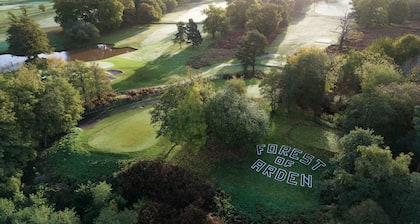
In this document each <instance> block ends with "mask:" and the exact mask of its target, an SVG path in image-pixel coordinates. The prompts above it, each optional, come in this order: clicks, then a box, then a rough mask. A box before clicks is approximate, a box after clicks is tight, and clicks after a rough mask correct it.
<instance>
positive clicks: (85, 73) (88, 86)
mask: <svg viewBox="0 0 420 224" xmlns="http://www.w3.org/2000/svg"><path fill="white" fill-rule="evenodd" d="M61 72H62V73H63V75H64V77H66V78H67V79H68V80H69V82H70V83H71V84H72V85H73V86H74V87H75V88H76V89H77V90H78V91H79V93H80V96H81V97H82V100H83V105H84V106H85V108H87V109H91V108H93V107H95V106H96V105H98V104H101V99H102V97H103V96H104V95H105V94H107V93H109V92H110V91H111V90H112V88H111V81H110V80H109V79H108V75H107V74H106V73H105V71H104V70H103V69H101V68H100V67H99V66H98V65H97V64H92V65H87V64H85V63H83V62H81V61H74V62H70V63H68V64H67V65H66V66H65V67H64V68H63V69H62V71H61Z"/></svg>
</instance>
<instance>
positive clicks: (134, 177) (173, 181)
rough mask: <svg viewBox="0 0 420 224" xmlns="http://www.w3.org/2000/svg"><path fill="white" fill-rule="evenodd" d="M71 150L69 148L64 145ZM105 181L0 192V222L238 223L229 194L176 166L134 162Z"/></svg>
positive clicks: (67, 223) (155, 162)
mask: <svg viewBox="0 0 420 224" xmlns="http://www.w3.org/2000/svg"><path fill="white" fill-rule="evenodd" d="M69 150H73V149H69ZM109 182H110V183H106V182H105V181H101V182H97V183H92V182H87V183H81V184H61V186H60V187H59V188H57V187H49V186H45V187H44V188H43V189H41V190H39V189H38V190H36V191H34V192H33V193H30V194H29V195H27V194H24V193H23V192H22V191H16V192H15V194H14V195H13V196H12V197H7V198H6V197H3V198H0V222H1V223H39V224H41V223H62V224H77V223H98V224H99V223H124V224H136V223H194V224H196V223H224V222H229V223H239V222H240V221H239V220H240V219H239V218H240V217H239V215H238V214H237V212H236V211H235V209H234V207H233V206H232V204H231V202H230V199H229V197H228V196H227V195H226V194H225V193H224V192H223V191H221V190H219V189H217V188H216V187H215V186H213V185H212V184H210V183H208V182H206V181H205V180H204V179H202V178H200V177H198V176H196V175H194V174H192V173H190V172H188V171H187V170H185V169H183V168H180V167H178V166H173V165H169V164H164V163H161V162H157V161H140V162H137V163H134V164H132V165H130V166H128V167H126V168H124V169H123V170H122V171H121V172H119V173H118V174H117V175H115V177H113V178H112V179H110V180H109Z"/></svg>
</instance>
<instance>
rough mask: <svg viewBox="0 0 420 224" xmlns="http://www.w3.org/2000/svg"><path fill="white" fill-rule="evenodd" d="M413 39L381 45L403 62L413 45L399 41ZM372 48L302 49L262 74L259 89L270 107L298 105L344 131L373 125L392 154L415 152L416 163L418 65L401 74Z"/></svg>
mask: <svg viewBox="0 0 420 224" xmlns="http://www.w3.org/2000/svg"><path fill="white" fill-rule="evenodd" d="M413 39H415V38H414V37H413V36H412V35H408V36H405V37H401V38H398V39H397V40H396V41H395V42H394V43H392V45H381V46H393V47H398V49H399V50H398V51H394V50H392V52H395V54H394V56H395V61H399V60H401V61H404V60H405V61H407V60H408V61H409V60H410V58H411V57H409V56H412V55H415V54H414V53H412V52H413V51H414V52H418V50H417V49H418V45H416V44H399V43H406V42H409V41H401V40H413ZM381 43H382V42H381ZM409 43H411V42H409ZM377 46H379V44H374V45H372V46H371V47H369V48H368V49H367V50H364V51H354V52H350V53H348V54H346V55H339V56H335V57H329V56H327V55H326V53H325V52H324V51H321V50H319V49H313V48H309V49H302V50H300V51H299V52H297V53H296V54H295V55H293V56H291V57H290V58H289V59H288V62H287V65H286V66H285V68H284V69H283V70H282V71H281V72H280V71H273V73H272V74H269V75H267V76H266V77H265V78H264V80H263V81H262V84H261V87H262V93H263V94H264V95H265V96H266V97H267V98H268V99H269V100H270V104H271V108H272V110H273V111H275V110H276V109H277V108H278V106H279V105H283V106H285V107H286V108H287V109H288V110H290V109H292V108H300V109H303V110H307V111H312V112H313V114H314V116H320V115H322V116H323V117H324V118H327V119H329V120H330V121H331V122H333V123H335V124H336V125H337V127H339V128H341V129H343V130H345V131H347V132H348V131H350V130H352V129H353V128H354V127H363V128H370V129H373V130H375V132H376V133H378V134H380V135H381V136H383V137H384V139H385V143H386V144H387V145H390V146H391V148H392V149H393V152H394V153H395V154H397V153H399V152H409V151H411V152H415V157H414V164H417V163H418V161H419V153H418V149H416V147H415V146H414V143H415V136H416V135H415V131H416V130H415V126H414V124H413V119H414V116H415V110H414V108H415V106H416V105H420V98H419V96H420V83H419V82H418V80H419V78H418V77H419V74H418V70H419V69H418V67H413V68H412V69H411V71H409V72H407V74H404V73H403V72H402V71H401V69H400V66H399V65H398V64H396V63H394V59H393V58H391V57H389V56H388V55H387V54H386V53H384V52H387V51H390V48H384V49H383V50H377V49H379V48H378V47H377ZM381 49H382V48H381ZM417 54H418V53H417ZM399 63H401V62H399ZM401 64H403V63H401ZM415 169H418V168H415Z"/></svg>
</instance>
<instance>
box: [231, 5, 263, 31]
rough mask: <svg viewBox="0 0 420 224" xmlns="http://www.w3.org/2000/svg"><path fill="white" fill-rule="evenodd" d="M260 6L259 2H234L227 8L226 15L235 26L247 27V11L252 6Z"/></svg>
mask: <svg viewBox="0 0 420 224" xmlns="http://www.w3.org/2000/svg"><path fill="white" fill-rule="evenodd" d="M258 4H260V1H259V0H234V1H233V2H232V3H231V4H229V6H228V7H227V8H226V15H227V17H228V18H229V22H230V23H231V24H233V25H236V26H240V27H245V24H246V21H247V17H246V11H247V10H248V9H249V8H250V7H251V6H252V5H258Z"/></svg>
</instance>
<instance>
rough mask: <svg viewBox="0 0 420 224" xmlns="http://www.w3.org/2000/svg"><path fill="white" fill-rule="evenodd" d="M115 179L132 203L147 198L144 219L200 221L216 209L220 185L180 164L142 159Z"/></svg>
mask: <svg viewBox="0 0 420 224" xmlns="http://www.w3.org/2000/svg"><path fill="white" fill-rule="evenodd" d="M114 182H115V183H114V184H113V186H115V189H116V190H117V191H119V193H120V194H121V195H122V196H123V197H124V198H125V199H126V200H127V201H128V205H129V206H130V205H133V204H134V203H136V202H137V201H138V200H140V199H143V200H144V201H145V206H144V208H143V209H141V211H140V215H139V217H141V219H145V220H139V221H141V222H143V221H144V222H148V223H168V222H171V223H179V222H181V220H182V222H184V223H185V222H187V221H188V220H191V222H190V223H194V222H193V221H192V220H196V222H195V223H197V220H201V221H203V220H205V219H206V215H207V214H208V213H210V212H211V211H213V210H214V209H215V203H214V201H213V197H214V196H215V192H216V188H215V187H214V186H213V185H211V184H210V183H207V182H206V181H204V180H203V179H201V178H199V177H197V176H196V175H193V174H191V173H189V172H188V171H186V170H184V169H183V168H180V167H178V166H173V165H169V164H164V163H161V162H156V161H140V162H137V163H135V164H132V165H131V166H129V167H127V168H126V169H124V170H123V171H122V172H121V173H119V174H118V175H117V176H116V177H115V179H114ZM203 222H204V221H203ZM198 223H202V222H198Z"/></svg>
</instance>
